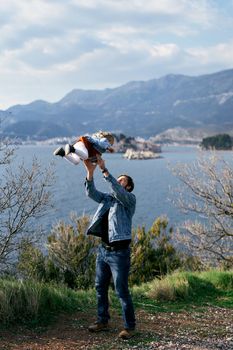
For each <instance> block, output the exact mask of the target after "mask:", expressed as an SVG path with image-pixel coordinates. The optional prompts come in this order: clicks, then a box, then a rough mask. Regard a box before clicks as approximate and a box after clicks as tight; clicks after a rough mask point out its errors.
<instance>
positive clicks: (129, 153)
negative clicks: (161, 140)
mask: <svg viewBox="0 0 233 350" xmlns="http://www.w3.org/2000/svg"><path fill="white" fill-rule="evenodd" d="M123 157H124V158H126V159H130V160H131V159H155V158H161V156H160V154H158V153H155V152H152V151H134V150H133V149H130V148H128V149H127V150H126V152H125V154H124V155H123Z"/></svg>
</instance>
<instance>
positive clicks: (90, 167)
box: [83, 159, 97, 181]
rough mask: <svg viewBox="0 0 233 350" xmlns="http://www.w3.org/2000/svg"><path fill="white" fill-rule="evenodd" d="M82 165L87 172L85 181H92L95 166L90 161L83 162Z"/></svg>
mask: <svg viewBox="0 0 233 350" xmlns="http://www.w3.org/2000/svg"><path fill="white" fill-rule="evenodd" d="M83 163H84V166H85V168H86V170H87V180H89V181H90V180H92V179H93V174H94V171H95V168H96V166H97V164H93V163H92V162H91V161H90V160H88V159H87V160H84V161H83Z"/></svg>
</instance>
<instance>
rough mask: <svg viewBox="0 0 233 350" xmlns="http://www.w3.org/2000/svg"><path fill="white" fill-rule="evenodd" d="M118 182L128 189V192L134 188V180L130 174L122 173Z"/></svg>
mask: <svg viewBox="0 0 233 350" xmlns="http://www.w3.org/2000/svg"><path fill="white" fill-rule="evenodd" d="M117 182H118V183H119V184H120V185H121V186H122V187H124V188H125V189H126V191H128V192H132V191H133V189H134V182H133V179H132V177H131V176H129V175H125V174H123V175H120V176H118V178H117Z"/></svg>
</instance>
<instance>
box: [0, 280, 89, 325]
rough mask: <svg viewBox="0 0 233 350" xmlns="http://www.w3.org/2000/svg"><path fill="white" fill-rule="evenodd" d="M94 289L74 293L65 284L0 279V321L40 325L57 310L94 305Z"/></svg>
mask: <svg viewBox="0 0 233 350" xmlns="http://www.w3.org/2000/svg"><path fill="white" fill-rule="evenodd" d="M94 300H95V292H94V290H92V291H89V292H86V291H80V292H78V293H77V292H75V291H73V290H71V289H68V288H66V287H64V286H56V285H52V284H45V283H39V282H34V281H17V280H7V279H0V324H5V325H7V324H10V323H22V322H23V323H24V322H26V323H28V324H29V323H32V324H37V323H38V324H43V323H47V322H49V320H50V319H51V318H52V317H53V316H54V315H57V314H59V313H60V312H72V311H76V310H84V309H86V306H87V305H89V306H91V305H92V306H94V304H95V301H94Z"/></svg>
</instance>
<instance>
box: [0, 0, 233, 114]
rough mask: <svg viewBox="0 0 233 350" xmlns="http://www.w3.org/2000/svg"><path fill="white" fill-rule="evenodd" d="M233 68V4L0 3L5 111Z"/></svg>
mask: <svg viewBox="0 0 233 350" xmlns="http://www.w3.org/2000/svg"><path fill="white" fill-rule="evenodd" d="M230 68H233V0H219V1H217V0H0V110H5V109H7V108H8V107H10V106H12V105H15V104H27V103H30V102H32V101H34V100H38V99H42V100H46V101H48V102H56V101H58V100H60V99H61V98H62V97H64V96H65V95H66V94H67V93H68V92H70V91H71V90H73V89H104V88H113V87H117V86H120V85H123V84H125V83H127V82H129V81H138V80H144V81H145V80H150V79H155V78H159V77H162V76H164V75H167V74H185V75H190V76H196V75H201V74H210V73H214V72H217V71H221V70H224V69H230Z"/></svg>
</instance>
